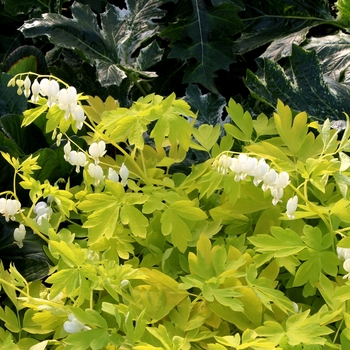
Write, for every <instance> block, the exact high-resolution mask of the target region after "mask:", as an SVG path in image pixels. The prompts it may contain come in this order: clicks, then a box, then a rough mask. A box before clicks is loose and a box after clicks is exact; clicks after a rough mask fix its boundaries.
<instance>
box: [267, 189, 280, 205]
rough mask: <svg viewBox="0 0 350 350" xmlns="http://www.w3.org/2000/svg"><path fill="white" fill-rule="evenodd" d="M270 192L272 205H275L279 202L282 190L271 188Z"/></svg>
mask: <svg viewBox="0 0 350 350" xmlns="http://www.w3.org/2000/svg"><path fill="white" fill-rule="evenodd" d="M270 190H271V195H272V197H273V199H272V204H273V205H276V204H277V203H278V202H281V198H282V197H283V188H279V187H272V188H271V189H270Z"/></svg>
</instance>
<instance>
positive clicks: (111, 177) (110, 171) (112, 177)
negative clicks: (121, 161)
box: [108, 168, 119, 183]
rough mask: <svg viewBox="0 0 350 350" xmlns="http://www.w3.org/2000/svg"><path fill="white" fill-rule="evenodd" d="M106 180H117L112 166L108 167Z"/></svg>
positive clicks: (116, 181)
mask: <svg viewBox="0 0 350 350" xmlns="http://www.w3.org/2000/svg"><path fill="white" fill-rule="evenodd" d="M108 180H111V181H114V182H115V183H118V182H119V175H118V174H117V172H116V171H115V170H114V169H112V168H109V169H108Z"/></svg>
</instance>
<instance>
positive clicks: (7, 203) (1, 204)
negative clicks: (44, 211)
mask: <svg viewBox="0 0 350 350" xmlns="http://www.w3.org/2000/svg"><path fill="white" fill-rule="evenodd" d="M20 211H21V203H20V202H19V201H18V200H17V199H6V198H0V213H1V214H2V215H3V216H4V217H5V220H6V221H10V219H11V220H15V215H16V214H19V213H20Z"/></svg>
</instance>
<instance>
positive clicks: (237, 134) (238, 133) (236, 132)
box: [224, 99, 253, 142]
mask: <svg viewBox="0 0 350 350" xmlns="http://www.w3.org/2000/svg"><path fill="white" fill-rule="evenodd" d="M226 110H227V113H228V115H229V116H230V118H231V120H232V121H233V122H234V123H235V124H236V126H235V125H232V124H224V128H225V130H226V132H227V133H228V134H229V135H231V136H233V137H234V138H235V139H238V140H241V141H246V142H249V141H250V140H251V138H252V132H253V120H252V117H251V115H250V113H249V112H244V111H243V107H242V106H241V105H240V104H239V103H236V102H235V101H234V100H233V99H230V101H229V103H228V106H227V107H226Z"/></svg>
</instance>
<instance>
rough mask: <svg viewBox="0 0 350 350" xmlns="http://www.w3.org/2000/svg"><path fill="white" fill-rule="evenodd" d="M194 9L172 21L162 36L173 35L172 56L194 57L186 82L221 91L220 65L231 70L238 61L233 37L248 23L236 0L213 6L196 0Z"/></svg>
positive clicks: (187, 58) (193, 4)
mask: <svg viewBox="0 0 350 350" xmlns="http://www.w3.org/2000/svg"><path fill="white" fill-rule="evenodd" d="M192 7H193V13H192V15H191V16H190V17H187V18H186V19H181V20H178V21H176V22H174V23H172V24H170V25H169V26H168V27H167V28H166V29H165V30H164V31H163V32H162V33H161V36H163V37H164V38H167V39H170V40H171V41H172V43H171V44H170V47H171V51H170V54H169V56H168V57H169V58H178V59H181V60H186V61H187V60H190V59H193V60H192V61H190V65H189V67H188V68H187V69H186V71H185V77H184V82H185V83H199V84H201V85H202V86H204V87H205V88H207V89H208V90H209V91H211V92H214V93H217V88H216V86H215V83H214V77H215V76H216V72H217V71H218V70H219V69H224V70H229V65H230V64H231V63H233V62H234V56H233V52H232V50H231V45H232V39H231V38H232V37H233V36H234V35H235V34H237V33H239V32H240V31H241V30H242V29H243V28H244V24H243V23H242V21H241V19H240V18H239V17H238V12H239V10H240V8H239V7H238V6H235V5H234V4H233V3H222V4H220V5H219V6H214V7H209V6H207V5H206V4H205V1H204V0H197V1H195V0H192Z"/></svg>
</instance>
